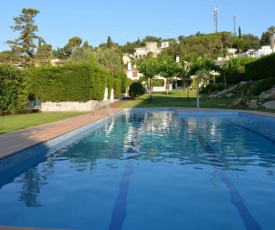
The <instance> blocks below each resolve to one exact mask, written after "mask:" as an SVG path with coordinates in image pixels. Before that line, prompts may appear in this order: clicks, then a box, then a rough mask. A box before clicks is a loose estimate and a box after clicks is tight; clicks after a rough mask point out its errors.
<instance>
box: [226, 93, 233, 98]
mask: <svg viewBox="0 0 275 230" xmlns="http://www.w3.org/2000/svg"><path fill="white" fill-rule="evenodd" d="M225 96H226V97H228V98H229V97H232V96H234V94H233V93H227V94H225Z"/></svg>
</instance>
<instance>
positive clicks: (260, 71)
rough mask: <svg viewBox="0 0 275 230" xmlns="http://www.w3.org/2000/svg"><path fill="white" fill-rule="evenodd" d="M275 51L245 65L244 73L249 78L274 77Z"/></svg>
mask: <svg viewBox="0 0 275 230" xmlns="http://www.w3.org/2000/svg"><path fill="white" fill-rule="evenodd" d="M274 67H275V53H273V54H271V55H268V56H264V57H262V58H260V59H258V60H256V61H254V62H251V63H248V64H246V65H245V75H246V78H247V79H249V80H260V79H264V78H269V77H275V68H274Z"/></svg>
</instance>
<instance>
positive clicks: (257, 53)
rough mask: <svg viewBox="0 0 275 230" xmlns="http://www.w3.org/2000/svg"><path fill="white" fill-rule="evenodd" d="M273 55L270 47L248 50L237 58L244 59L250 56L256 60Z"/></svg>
mask: <svg viewBox="0 0 275 230" xmlns="http://www.w3.org/2000/svg"><path fill="white" fill-rule="evenodd" d="M271 53H272V49H271V47H270V46H262V48H261V49H258V50H248V51H245V52H242V53H238V54H236V55H235V56H237V57H243V56H250V57H254V58H260V57H263V56H265V55H269V54H271Z"/></svg>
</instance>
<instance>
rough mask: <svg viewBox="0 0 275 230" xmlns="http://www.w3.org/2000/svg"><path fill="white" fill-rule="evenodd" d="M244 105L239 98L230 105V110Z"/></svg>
mask: <svg viewBox="0 0 275 230" xmlns="http://www.w3.org/2000/svg"><path fill="white" fill-rule="evenodd" d="M241 104H242V99H241V98H237V99H236V100H234V101H232V102H231V104H229V105H228V108H234V107H236V106H238V105H241Z"/></svg>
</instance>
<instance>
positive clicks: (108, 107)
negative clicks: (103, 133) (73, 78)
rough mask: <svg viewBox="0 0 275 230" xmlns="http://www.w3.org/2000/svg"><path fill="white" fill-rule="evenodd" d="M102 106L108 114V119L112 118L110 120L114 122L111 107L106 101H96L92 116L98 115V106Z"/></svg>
mask: <svg viewBox="0 0 275 230" xmlns="http://www.w3.org/2000/svg"><path fill="white" fill-rule="evenodd" d="M102 104H104V105H105V106H106V108H107V110H108V112H109V114H110V117H111V118H112V120H114V113H113V111H112V110H111V107H110V105H109V103H108V102H107V101H104V100H103V101H98V102H97V103H96V105H95V112H94V116H96V115H97V114H98V109H99V108H100V105H102Z"/></svg>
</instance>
